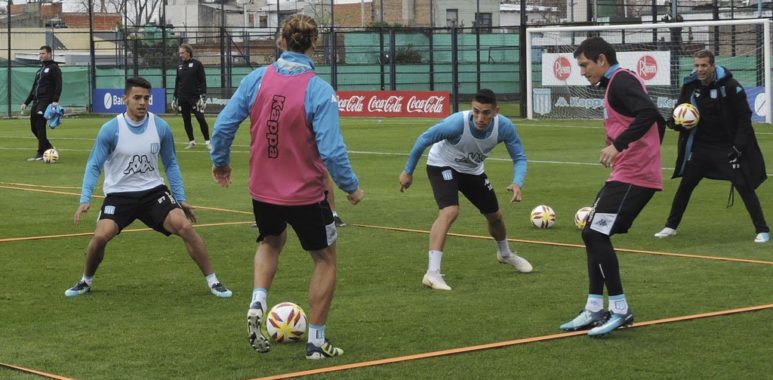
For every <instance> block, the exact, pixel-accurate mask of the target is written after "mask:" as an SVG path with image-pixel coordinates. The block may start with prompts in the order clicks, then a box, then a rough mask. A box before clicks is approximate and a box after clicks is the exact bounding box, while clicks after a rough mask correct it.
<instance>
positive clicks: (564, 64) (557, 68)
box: [553, 56, 572, 80]
mask: <svg viewBox="0 0 773 380" xmlns="http://www.w3.org/2000/svg"><path fill="white" fill-rule="evenodd" d="M570 74H572V65H571V63H570V62H569V60H568V59H567V58H566V57H564V56H558V58H556V60H555V62H553V75H555V76H556V79H558V80H567V79H569V75H570Z"/></svg>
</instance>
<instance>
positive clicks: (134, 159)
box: [102, 112, 164, 195]
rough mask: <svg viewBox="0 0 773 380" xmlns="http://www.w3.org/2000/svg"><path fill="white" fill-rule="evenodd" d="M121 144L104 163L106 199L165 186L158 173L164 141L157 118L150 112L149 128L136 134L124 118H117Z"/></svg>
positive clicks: (103, 186)
mask: <svg viewBox="0 0 773 380" xmlns="http://www.w3.org/2000/svg"><path fill="white" fill-rule="evenodd" d="M116 120H117V122H118V141H117V142H116V144H115V150H114V151H113V152H112V153H110V157H108V159H107V161H105V182H104V184H103V185H102V188H103V190H104V192H105V195H107V194H112V193H124V192H129V191H142V190H149V189H152V188H154V187H157V186H160V185H163V184H164V179H163V178H162V177H161V174H160V173H159V171H158V169H159V167H158V154H159V151H160V150H161V140H160V138H159V136H158V130H157V128H156V118H155V117H154V115H153V114H152V113H150V112H148V126H147V127H146V128H145V131H144V132H143V133H140V134H135V133H134V132H132V131H131V129H130V128H132V127H130V126H129V125H128V124H127V122H126V119H125V118H124V115H123V114H120V115H118V116H116Z"/></svg>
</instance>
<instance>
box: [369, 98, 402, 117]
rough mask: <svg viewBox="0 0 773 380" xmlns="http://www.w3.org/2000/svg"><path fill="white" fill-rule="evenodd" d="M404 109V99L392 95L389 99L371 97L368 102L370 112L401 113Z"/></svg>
mask: <svg viewBox="0 0 773 380" xmlns="http://www.w3.org/2000/svg"><path fill="white" fill-rule="evenodd" d="M402 109H403V97H402V96H397V95H392V96H389V97H388V98H383V99H382V98H379V97H378V96H371V97H370V100H368V112H386V113H400V112H401V111H402Z"/></svg>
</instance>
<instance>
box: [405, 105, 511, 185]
mask: <svg viewBox="0 0 773 380" xmlns="http://www.w3.org/2000/svg"><path fill="white" fill-rule="evenodd" d="M465 114H468V115H469V119H468V120H467V123H465V120H464V115H465ZM495 122H498V128H497V136H496V139H497V143H500V142H504V143H505V147H507V152H508V153H509V154H510V158H511V159H512V160H513V183H514V184H516V185H518V186H519V187H523V182H524V180H525V179H526V154H524V152H523V146H522V145H521V139H520V137H519V136H518V131H517V130H516V128H515V125H514V124H513V122H512V121H511V120H510V119H508V118H506V117H504V116H502V115H497V116H496V120H492V121H491V124H489V126H488V127H487V128H486V130H485V131H478V129H477V128H476V127H475V123H474V122H472V112H469V113H467V112H457V113H454V114H453V115H451V116H449V117H447V118H445V119H443V120H442V121H440V122H439V123H437V124H435V125H434V126H432V127H431V128H429V129H428V130H427V131H426V132H424V133H423V134H422V135H421V136H419V138H418V139H416V143H415V144H414V145H413V149H411V153H410V154H409V155H408V161H407V162H406V163H405V168H404V169H403V170H405V172H406V173H408V174H413V171H414V170H415V169H416V165H417V164H418V162H419V158H421V155H422V153H424V150H425V149H427V147H429V146H430V145H432V144H435V143H440V142H443V141H445V143H446V144H451V145H457V144H458V143H459V142H460V141H461V138H462V135H463V134H464V126H465V124H468V127H467V128H468V131H469V134H470V135H471V136H472V137H473V138H475V139H480V140H485V139H487V138H488V137H490V136H491V134H492V132H493V131H494V124H495Z"/></svg>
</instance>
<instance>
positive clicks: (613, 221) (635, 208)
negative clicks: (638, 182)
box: [585, 181, 656, 236]
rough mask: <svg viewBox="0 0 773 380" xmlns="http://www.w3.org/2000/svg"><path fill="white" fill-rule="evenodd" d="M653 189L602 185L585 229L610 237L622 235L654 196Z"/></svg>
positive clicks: (613, 182) (625, 184)
mask: <svg viewBox="0 0 773 380" xmlns="http://www.w3.org/2000/svg"><path fill="white" fill-rule="evenodd" d="M655 191H656V190H655V189H650V188H646V187H640V186H635V185H631V184H628V183H623V182H617V181H611V182H607V183H606V184H604V187H602V188H601V190H600V191H599V193H598V195H596V201H595V202H594V204H593V213H592V214H591V215H590V216H589V217H588V220H589V223H586V224H585V228H590V229H593V230H595V231H599V232H601V233H604V231H603V230H605V229H606V230H608V233H605V235H609V236H612V235H614V234H624V233H626V232H628V229H629V228H631V225H632V224H633V221H634V219H636V217H637V216H638V215H639V213H640V212H641V210H642V209H643V208H644V206H646V205H647V203H648V202H649V201H650V199H652V196H653V195H655Z"/></svg>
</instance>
